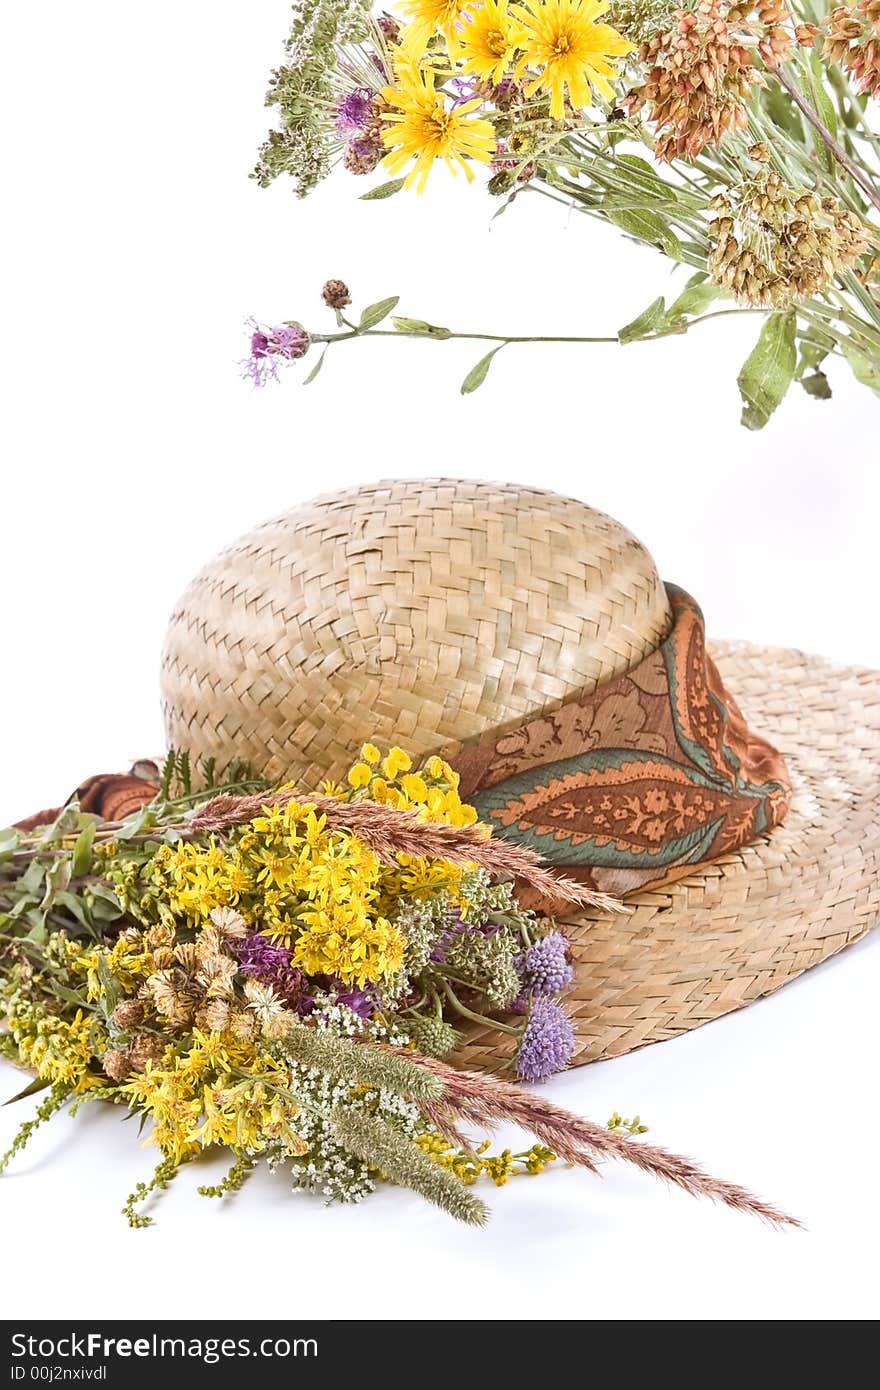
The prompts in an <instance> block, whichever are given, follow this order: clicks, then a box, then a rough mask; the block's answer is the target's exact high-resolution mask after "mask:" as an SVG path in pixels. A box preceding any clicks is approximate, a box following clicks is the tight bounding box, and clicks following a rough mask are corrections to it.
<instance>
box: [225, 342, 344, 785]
mask: <svg viewBox="0 0 880 1390" xmlns="http://www.w3.org/2000/svg"><path fill="white" fill-rule="evenodd" d="M326 356H327V349H326V348H325V349H324V351H323V352H322V353H321V356H320V357H319V358H318V360H317V362H316V363H315V365H314V367H313V368H312V370H311V371H310V372H309V374H308V376H307V377H306V379H305V381H304V382H303V386H308V385H309V383H310V382H312V381H314V379H315V377H316V376H317V375H318V372H319V371H320V370H321V368H322V367H323V365H324V358H325V357H326ZM208 785H209V786H210V782H209V783H208Z"/></svg>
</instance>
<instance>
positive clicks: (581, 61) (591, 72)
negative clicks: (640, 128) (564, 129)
mask: <svg viewBox="0 0 880 1390" xmlns="http://www.w3.org/2000/svg"><path fill="white" fill-rule="evenodd" d="M607 9H608V0H524V3H523V4H521V5H515V6H514V7H513V11H512V12H513V14H514V15H515V16H516V18H517V20H518V21H519V23H520V24H521V25H522V29H523V40H522V48H523V55H522V57H521V58H520V61H519V64H518V65H517V77H520V78H522V77H526V76H527V75H528V74H529V73H533V72H534V71H535V70H536V69H537V70H539V72H538V76H537V77H535V78H534V79H533V80H532V81H530V82H527V84H526V92H527V94H528V95H529V96H532V95H533V94H534V93H535V92H537V91H543V92H549V94H550V115H551V116H552V117H553V119H554V120H557V121H561V120H562V119H563V118H564V116H565V96H566V88H567V89H568V98H569V100H570V102H571V104H572V106H574V107H575V108H581V107H584V106H589V105H590V103H591V101H592V94H593V91H594V90H595V91H596V92H598V93H599V95H600V96H603V97H604V98H605V99H606V101H613V99H614V90H613V88H612V86H611V83H610V82H609V80H608V79H609V78H613V77H616V76H617V68H616V66H615V64H614V63H613V62H612V61H611V60H612V59H613V58H616V57H620V56H622V55H623V54H624V53H629V52H631V50H632V44H631V43H628V42H627V40H626V39H625V38H623V37H622V36H621V35H620V34H618V32H617V30H616V29H612V27H611V25H610V24H598V23H597V22H596V21H597V19H598V18H599V16H600V15H603V14H604V13H605V11H606V10H607Z"/></svg>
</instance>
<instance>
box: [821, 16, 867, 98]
mask: <svg viewBox="0 0 880 1390" xmlns="http://www.w3.org/2000/svg"><path fill="white" fill-rule="evenodd" d="M822 47H823V53H824V54H825V56H826V57H827V58H828V59H829V60H830V61H831V62H832V63H837V64H839V66H840V67H842V68H844V69H845V70H846V71H847V72H848V73H850V74H851V76H852V77H853V78H854V80H855V81H856V82H857V83H858V85H859V87H860V88H861V90H862V91H863V92H867V93H869V95H870V96H874V97H876V96H878V95H880V0H859V3H858V4H856V5H838V6H837V8H836V9H834V10H832V11H831V14H830V15H829V16H828V18H827V19H826V21H825V30H824V34H823V39H822Z"/></svg>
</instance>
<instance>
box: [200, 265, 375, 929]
mask: <svg viewBox="0 0 880 1390" xmlns="http://www.w3.org/2000/svg"><path fill="white" fill-rule="evenodd" d="M341 284H342V281H341V280H328V281H327V285H341ZM327 285H325V286H324V289H325V290H326V288H327ZM343 288H344V286H343ZM345 292H346V294H348V290H346V291H345ZM346 303H349V304H350V303H351V301H350V300H346ZM211 921H212V922H213V923H214V926H215V927H216V928H217V930H218V932H219V933H220V935H221V937H223V939H224V940H225V941H241V940H242V939H243V938H244V937H246V936H247V934H248V928H247V923H246V922H245V920H244V918H243V917H242V915H241V913H240V912H236V911H235V908H234V907H215V908H214V910H213V912H212V913H211Z"/></svg>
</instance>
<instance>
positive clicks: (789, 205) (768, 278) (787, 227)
mask: <svg viewBox="0 0 880 1390" xmlns="http://www.w3.org/2000/svg"><path fill="white" fill-rule="evenodd" d="M751 153H752V154H753V157H758V156H760V155H762V154H763V150H761V149H755V148H753V150H752V152H751ZM712 207H713V209H714V211H715V212H716V213H717V216H716V218H715V220H714V221H713V223H712V225H711V227H710V231H709V236H710V238H711V240H712V242H713V248H712V251H711V252H710V255H709V272H710V275H711V277H712V279H713V281H714V282H715V284H716V285H720V286H722V287H723V288H724V289H726V290H729V291H730V292H731V294H732V295H733V297H734V298H735V299H736V300H737V301H739V302H740V303H742V304H748V305H751V306H752V307H755V308H772V309H784V308H787V307H788V306H789V305H791V304H793V303H794V302H795V301H796V300H799V299H809V298H810V297H812V296H813V295H815V294H818V293H819V291H820V290H822V289H823V288H824V287H825V285H827V284H828V282H829V280H831V279H833V278H834V276H835V275H838V274H839V273H840V271H841V270H843V269H845V267H846V266H849V265H852V264H853V262H854V261H856V260H857V259H858V257H859V256H860V255H861V254H862V252H863V251H865V250H866V249H867V241H866V240H865V236H864V228H863V227H862V224H861V222H860V221H859V219H858V218H857V217H855V216H854V215H853V214H852V213H851V212H848V211H846V210H845V209H844V208H842V207H841V205H840V203H839V202H838V201H837V199H836V198H832V197H825V198H820V197H819V195H818V194H817V193H816V192H814V191H813V190H812V189H808V188H791V187H789V186H788V185H786V184H785V183H784V181H783V180H782V178H781V177H780V175H779V174H778V173H777V172H776V171H775V170H773V169H770V168H768V167H766V166H761V167H759V169H758V171H757V172H756V173H755V174H753V175H751V176H750V177H749V178H747V179H745V180H743V182H741V183H739V184H735V185H732V186H731V187H730V188H728V189H726V190H725V192H724V193H720V194H718V195H717V196H716V198H714V199H713V202H712Z"/></svg>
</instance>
